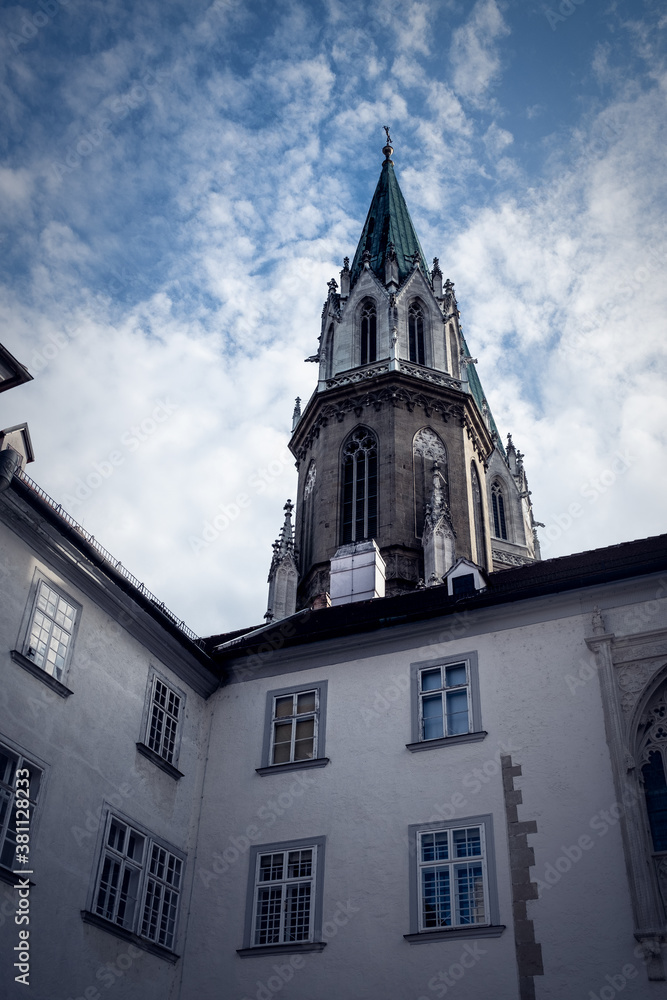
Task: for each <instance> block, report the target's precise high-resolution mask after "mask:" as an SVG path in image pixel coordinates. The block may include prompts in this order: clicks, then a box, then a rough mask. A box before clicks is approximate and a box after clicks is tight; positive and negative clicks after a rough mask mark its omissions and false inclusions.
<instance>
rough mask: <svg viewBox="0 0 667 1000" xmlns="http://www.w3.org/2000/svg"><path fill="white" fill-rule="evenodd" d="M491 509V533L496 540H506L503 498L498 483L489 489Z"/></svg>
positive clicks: (501, 489)
mask: <svg viewBox="0 0 667 1000" xmlns="http://www.w3.org/2000/svg"><path fill="white" fill-rule="evenodd" d="M491 508H492V511H493V532H494V534H495V536H496V538H505V539H506V538H507V523H506V521H505V498H504V496H503V488H502V486H501V485H500V483H499V482H495V483H494V484H493V486H492V487H491Z"/></svg>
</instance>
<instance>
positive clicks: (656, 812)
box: [639, 685, 667, 853]
mask: <svg viewBox="0 0 667 1000" xmlns="http://www.w3.org/2000/svg"><path fill="white" fill-rule="evenodd" d="M642 728H643V734H642V737H641V741H640V745H639V763H640V765H641V771H642V779H643V784H644V795H645V798H646V811H647V813H648V821H649V826H650V828H651V839H652V840H653V850H654V851H655V852H656V853H658V852H659V851H667V781H666V780H665V760H666V759H667V686H665V685H663V686H662V687H661V688H660V689H659V690H658V692H657V695H656V696H654V698H653V699H652V700H651V703H650V704H649V707H648V710H647V712H646V714H645V715H644V717H643V718H642Z"/></svg>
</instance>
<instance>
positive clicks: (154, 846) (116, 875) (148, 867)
mask: <svg viewBox="0 0 667 1000" xmlns="http://www.w3.org/2000/svg"><path fill="white" fill-rule="evenodd" d="M182 874H183V858H182V857H181V856H180V855H178V854H176V853H175V852H174V851H173V850H170V849H169V848H167V847H166V846H164V845H163V844H161V843H158V842H157V841H156V840H154V839H153V838H152V837H151V836H150V835H149V834H147V833H145V832H144V831H142V830H140V829H138V828H137V827H135V826H133V825H132V824H130V823H129V822H126V821H125V820H123V819H120V818H119V817H118V816H116V815H114V814H113V813H109V814H108V816H107V821H106V827H105V833H104V846H103V850H102V856H101V858H100V865H99V870H98V875H97V879H96V883H95V890H94V895H93V903H92V911H93V913H94V914H95V915H96V916H98V917H101V918H102V919H103V920H108V921H109V922H110V923H113V924H116V925H118V926H119V927H122V928H123V929H124V930H126V931H131V932H132V933H134V934H136V935H137V936H138V937H141V938H145V939H146V940H148V941H151V942H153V943H154V944H156V945H161V946H162V947H164V948H168V949H170V950H172V949H173V947H174V940H175V935H176V921H177V917H178V906H179V901H180V893H181V881H182Z"/></svg>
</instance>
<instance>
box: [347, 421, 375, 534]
mask: <svg viewBox="0 0 667 1000" xmlns="http://www.w3.org/2000/svg"><path fill="white" fill-rule="evenodd" d="M377 453H378V449H377V438H376V436H375V434H374V433H373V431H371V430H369V429H368V428H367V427H357V428H356V430H354V431H352V433H351V434H350V436H349V437H348V439H347V441H346V442H345V445H344V447H343V468H342V479H343V494H342V516H341V544H342V545H348V544H349V543H350V542H361V541H364V540H365V539H368V538H375V537H376V536H377V505H378V504H377V501H378V471H377V462H378V460H377Z"/></svg>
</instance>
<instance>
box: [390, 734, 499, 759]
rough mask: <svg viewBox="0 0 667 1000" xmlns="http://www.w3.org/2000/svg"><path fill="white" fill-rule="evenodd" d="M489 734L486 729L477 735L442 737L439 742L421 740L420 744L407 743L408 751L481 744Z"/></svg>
mask: <svg viewBox="0 0 667 1000" xmlns="http://www.w3.org/2000/svg"><path fill="white" fill-rule="evenodd" d="M488 735H489V734H488V733H487V732H486V730H485V729H480V730H479V732H476V733H459V735H458V736H441V737H440V739H437V740H420V741H419V743H406V744H405V745H406V747H407V749H408V750H411V751H412V752H413V753H414V752H415V750H435V748H436V747H447V746H450V744H452V743H479V742H480V740H483V739H485V738H486V737H487V736H488Z"/></svg>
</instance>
